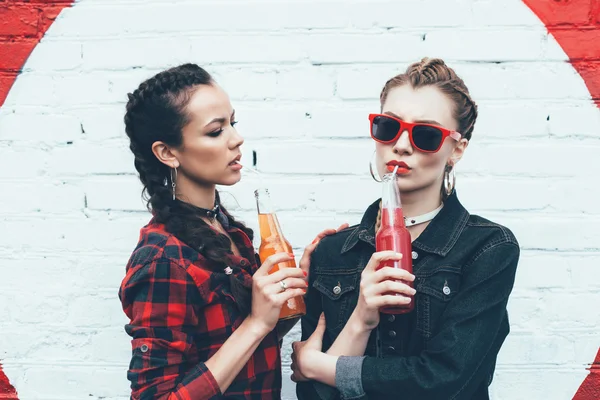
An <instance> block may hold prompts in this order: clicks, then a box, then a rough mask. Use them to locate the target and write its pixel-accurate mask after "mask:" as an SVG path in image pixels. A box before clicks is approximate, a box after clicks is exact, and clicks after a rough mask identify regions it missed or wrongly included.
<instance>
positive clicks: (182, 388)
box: [120, 257, 221, 400]
mask: <svg viewBox="0 0 600 400" xmlns="http://www.w3.org/2000/svg"><path fill="white" fill-rule="evenodd" d="M120 297H121V301H122V303H123V308H124V311H125V313H126V314H127V316H128V317H129V318H130V319H131V322H130V324H128V325H127V326H126V331H127V333H128V334H129V335H131V337H132V338H133V340H132V359H131V363H130V366H129V371H128V373H127V376H128V379H129V380H130V381H131V389H132V394H131V398H132V399H133V400H192V399H193V400H212V399H218V398H220V397H221V391H220V389H219V385H218V384H217V382H216V380H215V378H214V376H213V375H212V373H211V372H210V371H209V370H208V369H207V367H206V365H205V364H204V363H203V362H200V361H199V360H198V356H197V349H196V345H195V343H194V339H193V335H192V332H190V331H189V327H190V326H195V325H197V324H198V316H197V315H196V309H197V308H196V307H194V305H196V306H197V305H198V304H201V302H202V299H201V295H200V293H199V290H198V286H197V285H196V284H195V282H194V280H193V279H192V277H191V276H190V275H189V274H188V272H187V270H186V269H185V268H184V267H182V266H180V265H178V264H177V263H176V262H174V261H173V260H170V259H168V258H166V257H161V258H158V259H155V260H153V261H151V262H148V263H146V264H142V265H132V266H130V268H129V272H128V274H127V276H126V277H125V279H124V281H123V283H122V285H121V289H120Z"/></svg>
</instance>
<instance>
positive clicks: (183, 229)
mask: <svg viewBox="0 0 600 400" xmlns="http://www.w3.org/2000/svg"><path fill="white" fill-rule="evenodd" d="M214 83H215V82H214V80H213V78H212V77H211V76H210V74H209V73H208V72H206V71H205V70H204V69H202V68H201V67H199V66H198V65H195V64H183V65H180V66H177V67H174V68H170V69H168V70H165V71H162V72H160V73H158V74H157V75H155V76H153V77H152V78H150V79H148V80H146V81H144V82H142V83H141V84H140V85H139V87H138V88H137V89H136V90H135V91H134V92H133V93H128V95H127V96H128V99H129V101H128V102H127V106H126V113H125V118H124V119H125V132H126V133H127V136H128V137H129V140H130V145H129V148H130V149H131V152H132V153H133V155H134V165H135V169H136V170H137V172H138V174H139V178H140V181H141V182H142V184H143V186H144V189H143V194H144V197H145V199H146V201H147V207H148V210H149V211H151V212H152V214H153V215H154V218H155V220H156V222H158V223H161V224H164V225H165V227H166V230H167V231H168V232H170V233H172V234H173V235H175V236H176V237H177V238H178V239H180V240H182V241H183V242H185V243H186V244H188V245H189V246H191V247H193V248H194V249H196V250H198V251H199V252H200V253H201V254H202V255H203V256H204V257H206V258H207V259H209V260H212V261H215V262H218V263H220V262H222V260H223V258H224V257H225V255H226V254H230V253H231V242H230V240H229V238H228V237H227V236H226V235H223V234H220V233H217V232H215V231H214V230H213V229H212V228H211V227H210V226H209V225H208V224H207V223H206V222H205V221H204V220H203V219H202V216H203V215H205V213H203V212H202V211H201V210H200V209H199V208H198V207H195V206H194V205H192V204H190V203H187V202H184V201H180V200H178V199H173V194H172V191H171V183H172V181H171V180H172V177H171V169H170V167H168V166H167V165H165V164H163V163H162V162H161V161H160V160H159V159H158V158H156V156H155V155H154V153H153V151H152V144H153V143H154V142H157V141H161V142H163V143H164V144H166V145H168V146H171V147H175V148H179V147H181V146H182V144H183V136H182V130H183V128H184V127H185V126H186V125H187V124H188V123H189V122H190V115H189V114H188V112H187V106H188V103H189V101H190V99H191V97H192V95H193V94H194V92H195V90H196V89H197V87H198V86H199V85H212V84H214ZM216 201H217V202H219V201H220V199H219V193H218V192H217V193H216ZM220 209H221V211H222V212H223V213H224V214H225V215H226V216H227V217H228V219H229V224H230V225H233V226H234V227H236V228H238V229H240V230H242V231H243V232H245V233H246V234H247V235H248V237H249V238H250V240H252V239H253V236H254V235H253V232H252V230H251V229H250V228H248V227H246V226H245V225H244V224H243V223H241V222H239V221H236V220H235V219H234V218H233V217H232V216H231V215H230V214H229V213H228V212H227V210H226V209H225V208H224V207H222V206H221V207H220Z"/></svg>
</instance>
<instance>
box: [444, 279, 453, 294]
mask: <svg viewBox="0 0 600 400" xmlns="http://www.w3.org/2000/svg"><path fill="white" fill-rule="evenodd" d="M442 292H444V294H445V295H446V296H448V295H449V294H450V293H452V291H451V290H450V286H448V282H446V283H444V288H443V289H442Z"/></svg>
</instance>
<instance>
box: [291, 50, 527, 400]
mask: <svg viewBox="0 0 600 400" xmlns="http://www.w3.org/2000/svg"><path fill="white" fill-rule="evenodd" d="M380 100H381V112H380V113H377V114H371V115H370V116H369V120H370V122H371V136H372V138H373V139H374V141H375V157H374V164H375V165H374V166H373V165H371V167H372V170H373V169H376V170H377V171H378V173H379V175H382V174H383V173H389V172H393V171H394V170H395V169H396V168H397V172H396V173H397V174H398V186H399V189H400V193H401V197H402V207H403V212H404V215H405V216H406V225H407V228H408V230H409V232H410V235H411V240H412V249H413V251H412V254H397V253H394V252H387V251H385V252H384V251H382V252H375V235H376V232H377V230H378V228H379V223H380V219H381V217H380V213H381V209H380V207H381V206H380V200H377V201H375V202H374V203H373V204H371V206H369V207H368V209H367V210H366V212H365V214H364V216H363V218H362V221H361V223H360V224H359V225H356V226H352V227H350V228H348V229H345V230H343V231H341V232H338V233H337V234H335V235H333V236H329V237H327V238H324V239H323V240H322V241H321V243H320V244H319V246H318V247H317V249H316V250H315V251H314V253H313V254H312V258H311V267H310V270H311V271H310V276H309V290H308V293H307V295H306V297H305V300H306V307H307V314H306V316H305V317H303V318H302V340H303V341H302V342H295V343H294V344H293V348H294V353H293V356H292V370H293V375H292V379H293V380H294V381H297V382H298V385H297V389H296V391H297V394H298V398H299V399H301V400H309V399H310V400H313V399H322V400H326V399H339V398H341V399H403V400H416V399H419V400H420V399H427V400H435V399H440V400H441V399H443V400H448V399H477V400H480V399H488V398H489V395H488V386H489V385H490V383H491V381H492V377H493V374H494V370H495V364H496V357H497V354H498V352H499V350H500V347H501V346H502V343H503V342H504V339H505V338H506V336H507V335H508V333H509V322H508V315H507V310H506V305H507V301H508V297H509V295H510V293H511V291H512V287H513V283H514V278H515V272H516V267H517V263H518V259H519V245H518V243H517V240H516V239H515V237H514V235H513V234H512V232H511V231H510V230H509V229H507V228H505V227H503V226H501V225H498V224H496V223H494V222H491V221H489V220H486V219H484V218H482V217H479V216H476V215H470V214H469V213H468V212H467V210H465V208H464V207H463V206H462V205H461V204H460V202H459V200H458V197H457V194H456V190H455V189H454V183H455V179H454V166H455V165H456V163H457V162H458V161H459V160H460V159H461V157H462V156H463V154H464V152H465V150H466V148H467V145H468V144H469V140H470V139H471V135H472V133H473V129H474V125H475V121H476V119H477V106H476V104H475V102H474V101H473V100H472V99H471V96H470V94H469V91H468V89H467V87H466V86H465V84H464V82H463V81H462V79H461V78H459V77H458V76H457V75H456V73H455V72H454V70H452V69H451V68H449V67H448V66H447V65H446V64H445V63H444V61H442V60H440V59H423V60H421V61H420V62H417V63H414V64H412V65H410V66H409V67H408V69H407V70H406V72H405V73H403V74H400V75H398V76H396V77H394V78H392V79H390V80H389V81H387V82H386V84H385V86H384V87H383V90H382V92H381V96H380ZM372 163H373V162H372ZM372 174H373V172H372ZM373 176H374V177H375V174H373ZM401 257H411V258H412V262H413V273H414V275H412V274H409V273H408V272H406V271H404V270H401V269H394V268H381V269H378V268H377V267H378V265H379V264H380V263H381V262H382V261H384V260H400V259H401ZM407 282H412V284H413V285H412V286H414V289H413V288H411V287H410V285H407V284H406V283H407ZM411 301H414V303H415V304H414V309H413V310H412V311H411V312H408V313H404V314H386V313H381V312H380V309H381V308H382V307H384V306H403V305H404V306H406V305H407V304H409V303H410V302H411Z"/></svg>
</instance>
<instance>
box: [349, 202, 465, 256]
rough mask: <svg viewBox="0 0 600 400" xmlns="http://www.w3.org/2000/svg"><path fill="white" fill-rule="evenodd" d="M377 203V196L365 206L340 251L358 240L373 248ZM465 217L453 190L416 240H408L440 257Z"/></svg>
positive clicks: (454, 236)
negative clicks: (361, 215)
mask: <svg viewBox="0 0 600 400" xmlns="http://www.w3.org/2000/svg"><path fill="white" fill-rule="evenodd" d="M379 202H380V200H379V199H378V200H377V201H375V202H374V203H372V204H371V205H370V206H369V207H368V208H367V211H365V213H364V215H363V218H362V220H361V223H360V225H359V226H358V227H357V228H356V229H355V230H354V231H353V232H352V233H351V234H350V236H348V238H347V239H346V241H345V243H344V245H343V246H342V251H341V252H342V253H345V252H347V251H349V250H350V249H352V248H353V247H354V246H356V245H357V244H358V242H359V241H363V242H365V243H368V244H370V245H371V246H373V247H375V232H374V231H375V222H376V219H377V213H378V212H379ZM468 219H469V213H468V212H467V210H466V209H465V208H464V207H463V206H462V204H461V203H460V201H459V200H458V197H457V195H456V191H454V192H453V193H452V194H451V195H450V196H448V198H447V199H446V201H444V207H443V208H442V210H441V211H440V212H439V214H438V215H436V217H435V218H434V219H433V220H432V221H431V222H430V223H429V225H427V228H425V230H424V231H423V233H421V235H419V237H418V238H417V240H415V241H414V242H413V243H412V246H413V248H415V249H419V250H422V251H425V252H429V253H433V254H437V255H440V256H442V257H443V256H446V255H447V254H448V252H449V251H450V250H451V249H452V247H453V246H454V245H455V244H456V241H457V240H458V238H459V236H460V234H461V232H462V231H463V229H464V227H465V225H466V224H467V221H468Z"/></svg>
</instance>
